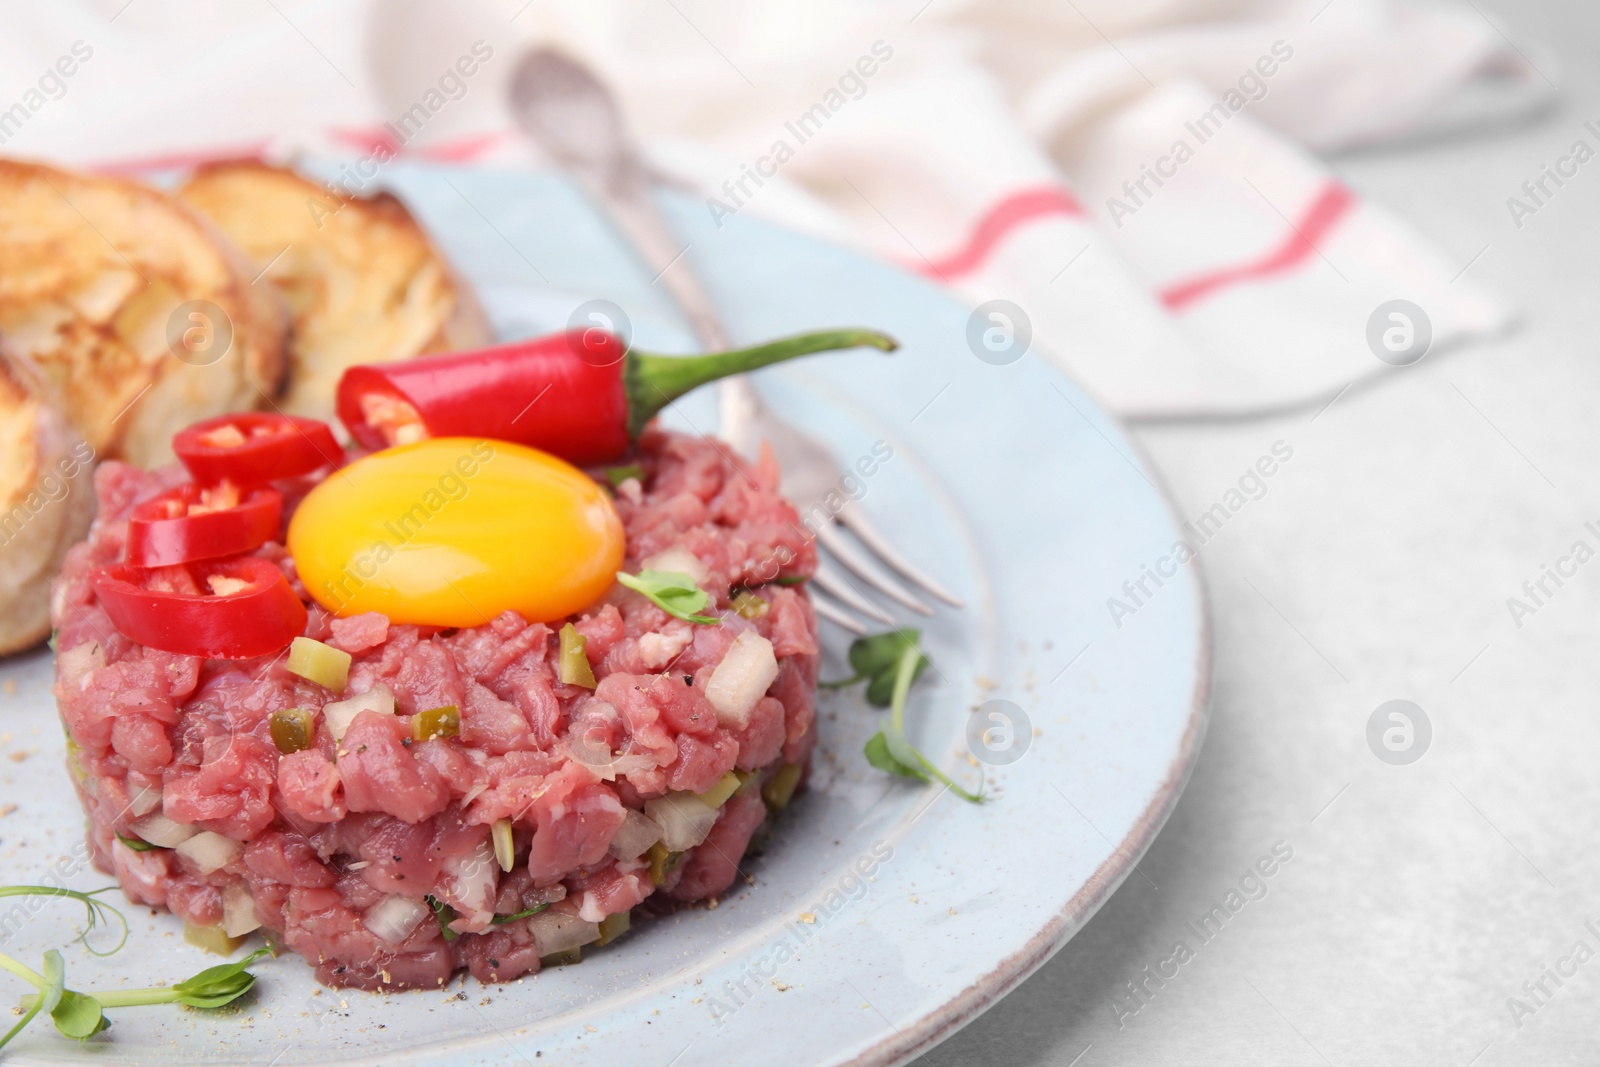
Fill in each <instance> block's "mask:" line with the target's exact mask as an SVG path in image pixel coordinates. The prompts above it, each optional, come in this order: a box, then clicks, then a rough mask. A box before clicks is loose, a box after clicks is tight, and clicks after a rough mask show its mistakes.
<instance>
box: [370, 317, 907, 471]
mask: <svg viewBox="0 0 1600 1067" xmlns="http://www.w3.org/2000/svg"><path fill="white" fill-rule="evenodd" d="M861 346H868V347H872V348H878V349H882V350H883V351H885V352H892V351H894V350H895V349H896V348H898V347H899V344H898V342H896V341H895V340H894V339H893V338H892V337H889V336H887V335H885V334H881V333H877V332H875V331H872V330H830V331H827V332H822V333H809V334H801V335H799V336H796V337H786V338H783V339H781V340H777V341H771V342H768V343H766V344H762V345H756V346H753V347H751V348H741V349H736V350H734V351H731V352H717V353H712V354H710V355H701V356H658V355H651V354H649V353H646V352H639V351H635V350H631V349H629V348H628V347H627V344H626V343H625V342H624V341H623V340H622V339H621V338H620V337H618V336H617V335H616V334H613V333H608V332H606V331H604V330H596V329H576V330H571V331H569V332H567V333H562V334H553V335H551V336H548V337H540V338H537V339H534V340H531V341H517V342H515V343H512V344H507V345H499V346H496V347H494V348H484V349H478V350H475V351H470V352H451V353H447V354H444V355H438V356H427V357H424V358H422V359H413V360H408V361H405V362H400V363H378V364H367V365H363V366H356V367H351V368H350V369H349V370H347V371H345V372H344V376H343V377H342V378H340V379H339V391H338V412H339V418H340V420H341V421H343V422H344V424H345V425H346V426H347V427H349V429H350V434H351V436H353V437H354V438H355V439H356V441H357V442H358V443H359V444H361V445H362V446H363V447H365V448H369V449H379V448H387V447H389V446H391V445H396V444H407V443H409V442H411V441H418V440H422V439H423V438H427V437H456V436H464V437H490V438H495V439H497V440H502V441H511V442H514V443H516V444H522V445H528V446H531V447H533V448H538V449H541V450H543V451H545V452H549V453H551V454H552V455H556V456H560V457H561V458H562V459H565V460H567V461H568V462H569V463H573V464H576V465H578V466H580V467H587V466H593V465H595V464H598V463H605V462H608V461H610V460H613V459H616V458H617V457H619V456H621V455H622V454H623V453H625V452H627V450H628V448H629V446H630V445H631V444H632V443H633V441H634V439H635V438H637V437H638V436H639V431H640V430H642V429H643V428H644V425H645V423H647V422H649V421H650V419H651V418H653V417H654V416H655V415H656V413H657V412H659V411H660V410H661V409H662V408H664V407H666V406H667V405H668V404H670V403H672V401H674V400H676V399H677V398H678V397H680V396H682V395H683V394H685V393H687V392H689V391H690V390H691V389H694V388H697V387H699V386H701V385H705V384H706V383H707V382H713V381H716V380H717V379H718V378H726V377H728V376H729V375H733V374H740V373H743V372H744V371H749V370H754V369H755V368H757V367H764V366H767V365H768V364H770V363H777V362H780V361H782V360H786V359H793V358H794V357H796V356H804V355H809V354H811V353H813V352H826V351H831V350H836V349H843V348H856V347H861Z"/></svg>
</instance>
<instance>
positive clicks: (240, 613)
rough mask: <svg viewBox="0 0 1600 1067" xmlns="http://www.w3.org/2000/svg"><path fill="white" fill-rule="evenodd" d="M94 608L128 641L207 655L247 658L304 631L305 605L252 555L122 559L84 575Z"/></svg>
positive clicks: (277, 573)
mask: <svg viewBox="0 0 1600 1067" xmlns="http://www.w3.org/2000/svg"><path fill="white" fill-rule="evenodd" d="M89 580H90V582H91V583H93V585H94V591H95V595H96V596H97V597H98V598H99V599H100V606H101V607H103V608H105V611H106V614H107V615H109V616H110V617H111V623H112V625H114V626H115V627H116V628H117V630H118V631H119V632H120V633H121V634H122V635H123V636H124V637H126V638H128V639H129V640H130V641H135V642H137V643H139V644H141V645H145V646H146V647H148V648H155V649H160V650H161V651H163V652H172V653H176V654H178V655H183V656H204V657H205V658H207V659H253V658H255V657H256V656H269V655H271V654H273V653H274V652H278V651H281V650H282V649H283V648H284V647H286V646H287V645H288V644H289V642H290V641H292V640H294V639H295V638H296V637H298V636H300V635H301V634H303V633H305V630H306V607H305V605H304V604H302V603H301V602H300V598H299V597H297V596H296V595H295V592H294V590H293V589H292V588H290V586H289V582H288V579H286V578H285V577H284V576H283V571H281V570H279V569H278V566H277V564H275V563H273V562H272V561H271V560H266V559H262V558H260V557H259V556H241V557H236V558H234V559H223V560H211V561H206V562H200V563H191V564H187V565H183V566H177V567H156V568H145V567H135V566H133V565H131V564H127V563H119V564H115V565H113V566H110V567H101V568H100V569H99V570H96V571H95V572H94V573H93V574H91V575H90V579H89Z"/></svg>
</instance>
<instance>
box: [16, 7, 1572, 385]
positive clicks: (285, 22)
mask: <svg viewBox="0 0 1600 1067" xmlns="http://www.w3.org/2000/svg"><path fill="white" fill-rule="evenodd" d="M6 22H7V25H6V27H5V29H6V32H4V33H0V69H4V70H6V71H9V72H12V74H13V75H14V80H13V84H11V85H9V86H7V87H5V88H4V89H3V90H0V152H5V153H8V154H20V155H27V156H33V157H43V158H47V159H53V160H58V161H61V162H64V163H69V164H75V165H84V166H95V167H101V168H105V169H108V170H114V171H125V172H141V171H146V170H152V169H162V168H171V167H176V166H184V165H188V164H191V163H194V162H198V161H202V160H204V159H207V158H216V157H223V156H232V155H241V154H252V155H265V156H268V157H272V158H279V159H291V158H295V157H298V156H302V155H305V154H308V153H309V154H312V155H317V156H327V157H333V158H337V159H344V160H347V161H353V163H354V164H359V165H361V168H362V176H353V177H352V187H364V183H365V182H367V181H373V182H378V183H381V164H382V162H383V161H385V160H387V159H389V158H392V157H394V156H397V155H410V156H416V157H420V158H428V159H436V160H440V161H449V162H455V163H477V164H482V165H485V166H533V165H538V163H539V161H538V159H537V156H536V154H535V153H534V152H533V151H532V149H531V147H530V146H529V145H528V144H527V143H526V142H525V141H523V139H522V138H521V137H520V135H519V134H517V133H516V131H515V127H514V124H513V123H512V122H511V119H510V116H509V112H508V110H507V108H506V106H505V102H504V101H505V85H506V81H507V78H508V77H509V74H510V72H511V69H512V67H513V66H514V64H515V60H516V57H517V56H518V55H519V54H520V53H521V51H522V50H523V49H525V48H527V47H530V46H531V45H534V44H549V45H554V46H557V47H560V48H562V49H565V50H567V51H569V52H571V53H573V54H574V55H576V56H578V57H580V58H582V59H584V60H585V61H586V62H588V63H589V64H591V65H592V66H593V67H594V68H595V70H596V71H597V72H599V73H600V74H601V75H602V76H603V77H604V78H605V79H606V80H607V82H608V83H609V84H610V85H611V86H612V87H613V88H614V89H615V90H616V92H617V94H618V96H619V98H620V99H621V101H622V103H623V106H624V109H625V111H626V113H627V115H628V119H629V121H630V124H631V125H632V127H633V128H634V130H635V131H636V132H637V133H638V134H639V135H640V138H641V140H642V141H643V142H644V143H645V145H646V150H647V154H648V157H649V159H650V160H651V162H652V164H653V165H654V166H655V167H656V168H657V170H658V171H659V172H660V173H661V174H662V175H663V176H665V177H667V178H669V179H670V180H673V181H675V182H677V183H679V184H681V185H683V186H685V187H687V188H690V189H692V190H694V191H695V195H696V196H697V197H699V198H700V199H703V200H704V202H705V206H706V211H707V213H708V216H709V217H710V218H711V219H713V220H714V221H716V222H718V223H719V224H722V225H728V224H730V223H731V220H733V219H734V218H735V217H737V216H739V215H746V214H747V215H748V216H750V217H762V218H767V219H770V220H776V221H778V222H780V223H783V224H785V225H788V226H791V227H795V228H799V229H803V230H807V231H810V232H813V233H817V234H819V235H822V236H824V237H826V238H828V239H832V240H836V241H843V242H848V243H852V244H855V245H857V246H859V247H861V248H863V249H864V250H866V251H868V252H870V253H871V254H874V255H877V256H880V257H882V258H885V259H889V260H892V261H895V262H898V263H900V264H902V265H904V266H905V267H906V268H907V269H909V270H913V271H917V272H919V273H922V274H924V275H926V276H927V277H929V278H930V279H932V280H934V281H936V282H938V283H940V284H944V285H948V286H950V287H951V288H952V289H954V290H955V291H956V292H957V293H959V294H960V296H961V297H962V298H963V299H965V300H967V301H968V302H970V303H971V304H972V305H973V306H974V307H975V309H976V311H975V315H977V316H978V322H977V326H978V328H977V329H975V330H973V331H969V337H974V338H982V339H983V340H982V341H981V342H979V341H975V342H973V344H974V351H975V355H977V356H978V357H980V358H988V359H991V360H992V361H1003V360H1004V359H1008V358H1013V357H1015V356H1017V355H1019V354H1020V352H1021V350H1022V346H1024V345H1026V346H1027V349H1028V350H1029V351H1032V352H1033V353H1035V354H1036V355H1039V356H1042V357H1044V358H1048V359H1051V360H1054V361H1056V362H1058V363H1059V364H1060V365H1062V366H1063V367H1064V368H1066V369H1067V370H1068V371H1069V372H1071V373H1072V374H1074V375H1075V376H1076V377H1077V378H1078V379H1079V380H1080V381H1082V382H1083V383H1085V384H1086V385H1087V386H1088V388H1089V389H1090V390H1091V391H1092V392H1095V393H1097V394H1098V395H1099V396H1100V397H1101V398H1102V399H1103V400H1104V401H1105V402H1106V403H1107V404H1108V405H1109V406H1111V407H1112V408H1113V409H1115V410H1117V411H1119V412H1121V413H1123V414H1125V415H1128V416H1131V417H1168V416H1185V415H1215V414H1229V413H1249V412H1255V411H1262V410H1267V409H1272V408H1277V407H1282V406H1285V405H1290V404H1296V403H1302V402H1307V401H1311V400H1314V399H1316V398H1318V397H1324V396H1328V395H1331V394H1332V393H1334V392H1336V391H1337V390H1339V389H1341V388H1343V387H1344V386H1345V385H1346V384H1347V383H1349V382H1351V381H1353V380H1355V379H1357V378H1360V377H1362V376H1365V375H1369V374H1373V373H1376V372H1378V371H1380V370H1382V369H1383V368H1384V367H1385V364H1386V363H1389V362H1402V361H1404V359H1405V358H1414V357H1415V356H1416V355H1418V354H1419V353H1417V352H1415V351H1413V352H1411V353H1410V354H1409V356H1408V355H1407V354H1406V353H1405V352H1401V353H1400V357H1399V358H1397V357H1396V356H1395V348H1396V343H1389V345H1388V347H1389V351H1388V352H1384V351H1382V350H1381V349H1382V347H1383V344H1384V343H1387V342H1380V341H1379V340H1375V339H1382V338H1385V337H1388V338H1394V337H1401V339H1402V341H1403V342H1410V341H1411V340H1412V339H1413V338H1415V337H1417V336H1420V337H1422V338H1424V339H1425V340H1426V339H1428V338H1431V345H1432V347H1433V348H1434V349H1437V348H1439V347H1441V346H1443V345H1445V344H1449V343H1454V342H1458V341H1461V340H1465V339H1469V338H1472V337H1475V336H1481V335H1484V334H1487V333H1490V332H1492V331H1495V330H1497V329H1500V328H1502V327H1503V326H1505V325H1506V323H1507V322H1508V320H1509V318H1510V313H1509V311H1508V309H1507V308H1506V307H1504V306H1503V305H1502V304H1500V303H1499V302H1498V301H1497V300H1496V299H1495V298H1494V297H1493V296H1491V295H1490V294H1488V293H1486V292H1484V291H1483V290H1482V289H1480V288H1479V287H1478V286H1477V285H1476V284H1475V283H1474V281H1473V280H1472V278H1471V276H1470V269H1469V268H1470V259H1471V256H1470V253H1469V254H1467V255H1459V256H1456V257H1447V256H1445V255H1443V254H1441V253H1440V252H1439V251H1437V250H1436V249H1434V248H1433V247H1432V246H1431V245H1430V244H1429V243H1428V242H1427V241H1426V240H1425V239H1424V238H1422V237H1420V236H1418V235H1417V234H1415V233H1413V232H1411V231H1410V230H1409V229H1408V228H1407V227H1406V226H1405V225H1404V224H1403V223H1402V222H1400V221H1399V220H1397V219H1395V218H1394V217H1392V216H1391V215H1390V214H1388V213H1387V212H1385V211H1384V210H1383V209H1382V208H1381V207H1379V206H1377V205H1374V204H1371V203H1368V202H1366V201H1365V200H1364V199H1363V198H1361V197H1360V196H1359V195H1357V194H1356V193H1355V192H1354V191H1353V190H1351V189H1350V188H1348V187H1347V186H1345V185H1343V184H1341V183H1340V182H1339V181H1338V180H1337V178H1336V177H1335V176H1334V175H1333V174H1332V173H1331V172H1330V171H1329V169H1328V167H1327V166H1326V165H1325V164H1324V163H1323V162H1321V161H1320V160H1319V159H1318V158H1317V156H1316V155H1315V154H1314V153H1316V152H1326V151H1329V150H1334V149H1338V148H1342V147H1347V146H1353V145H1365V144H1372V143H1379V142H1383V141H1387V140H1393V139H1396V138H1403V137H1412V136H1419V135H1429V134H1435V133H1438V132H1441V131H1448V130H1452V129H1456V128H1460V127H1462V126H1467V125H1471V124H1473V123H1487V122H1491V121H1504V120H1505V119H1507V118H1508V117H1516V116H1519V115H1526V114H1528V113H1530V112H1531V111H1532V110H1534V109H1535V108H1538V107H1541V106H1544V105H1546V104H1547V103H1548V102H1549V100H1550V96H1551V92H1552V90H1551V88H1550V83H1549V82H1548V81H1547V80H1546V78H1545V74H1543V73H1541V72H1540V71H1541V69H1543V70H1544V71H1545V73H1548V72H1549V68H1548V67H1546V66H1545V61H1543V60H1542V59H1541V60H1540V62H1539V68H1536V67H1535V66H1534V64H1533V63H1532V62H1530V61H1529V60H1528V59H1526V58H1524V55H1523V51H1518V50H1516V49H1514V48H1512V47H1511V46H1510V45H1509V43H1508V42H1507V40H1506V38H1504V37H1503V36H1502V35H1501V34H1500V33H1499V32H1498V31H1497V30H1496V29H1495V28H1494V27H1492V26H1491V25H1490V24H1489V23H1488V22H1487V21H1485V19H1484V18H1483V16H1481V15H1480V14H1479V13H1478V12H1477V11H1476V10H1475V9H1474V8H1473V7H1471V6H1463V7H1457V6H1441V5H1431V4H1422V3H1403V2H1399V0H1331V2H1330V0H1307V2H1303V3H1302V2H1298V0H1295V2H1290V0H1210V2H1206V0H1144V2H1141V3H1138V4H1130V3H1127V2H1126V0H1077V2H1068V3H1064V4H1048V5H1046V4H1037V3H1031V2H1028V0H905V2H899V0H896V2H879V3H863V2H854V0H805V2H801V0H767V2H764V3H762V4H759V5H757V4H748V3H742V2H738V0H667V2H662V0H539V2H537V3H526V2H525V0H506V2H504V3H501V2H498V0H471V2H464V3H460V4H457V5H452V6H450V7H448V8H447V7H445V6H444V5H438V4H434V3H428V2H426V0H346V2H339V3H332V4H315V5H314V4H310V3H289V2H287V0H276V2H275V3H273V4H269V5H265V6H261V7H259V8H258V7H257V6H256V5H237V6H234V5H229V6H226V7H224V6H218V7H217V8H215V9H212V8H206V9H203V10H201V9H195V8H193V7H192V5H182V4H178V3H175V2H171V0H133V2H132V3H129V2H128V0H62V2H60V3H57V4H54V5H37V6H31V7H28V8H24V9H14V10H12V11H11V12H9V13H8V14H7V15H6ZM1524 51H1526V50H1524ZM85 52H87V53H88V54H87V55H84V53H85ZM68 67H71V68H72V73H70V74H67V73H64V72H65V71H66V70H67V68H68ZM34 71H37V72H38V76H37V77H34V75H33V72H34ZM17 72H22V73H21V74H20V75H19V74H17ZM8 94H9V95H8ZM13 101H15V103H13ZM8 108H9V110H7V109H8ZM368 170H370V171H372V172H373V174H374V175H375V176H374V177H370V178H369V177H366V176H365V175H366V171H368ZM352 175H354V171H352ZM1395 301H1405V302H1406V303H1405V304H1404V305H1396V304H1394V302H1395ZM1395 307H1400V308H1401V309H1402V314H1403V316H1404V317H1403V319H1395V318H1393V317H1392V314H1393V310H1394V308H1395ZM1397 323H1398V324H1399V325H1400V327H1401V328H1402V329H1401V334H1395V333H1394V332H1393V330H1394V329H1395V328H1396V327H1395V324H1397ZM1374 324H1376V327H1375V326H1374ZM1386 331H1387V332H1386ZM1397 343H1398V342H1397ZM1401 347H1404V346H1403V344H1402V345H1401Z"/></svg>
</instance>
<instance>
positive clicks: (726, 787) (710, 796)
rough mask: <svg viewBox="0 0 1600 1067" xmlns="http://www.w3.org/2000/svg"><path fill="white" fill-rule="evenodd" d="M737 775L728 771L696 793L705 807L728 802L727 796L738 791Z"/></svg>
mask: <svg viewBox="0 0 1600 1067" xmlns="http://www.w3.org/2000/svg"><path fill="white" fill-rule="evenodd" d="M740 784H741V783H740V781H739V775H738V774H737V773H735V772H734V771H729V772H728V773H727V774H724V775H723V776H722V777H721V778H718V779H717V784H716V785H714V786H712V787H711V788H710V789H707V790H706V791H705V792H704V793H696V794H695V796H697V797H699V798H700V799H701V801H702V802H704V803H705V805H706V806H707V807H711V808H720V807H722V805H724V804H726V803H727V802H728V798H729V797H731V796H733V794H735V793H737V792H738V791H739V786H740Z"/></svg>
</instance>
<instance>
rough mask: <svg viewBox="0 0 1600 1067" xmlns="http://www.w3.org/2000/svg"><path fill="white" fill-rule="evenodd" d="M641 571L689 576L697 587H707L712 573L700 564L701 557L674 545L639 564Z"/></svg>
mask: <svg viewBox="0 0 1600 1067" xmlns="http://www.w3.org/2000/svg"><path fill="white" fill-rule="evenodd" d="M639 569H640V570H641V571H663V572H665V573H668V574H671V573H677V574H687V575H688V576H689V578H690V580H691V581H693V582H694V584H695V585H701V586H703V585H705V583H706V579H707V578H709V577H710V576H711V572H709V571H707V570H706V565H705V564H704V563H701V562H700V557H699V556H697V555H695V554H694V553H693V552H690V551H689V550H688V549H687V548H684V547H683V546H682V545H673V546H672V547H671V548H669V549H667V550H666V551H665V552H657V553H656V554H655V555H653V556H651V557H650V558H649V559H646V560H641V561H640V562H639Z"/></svg>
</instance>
